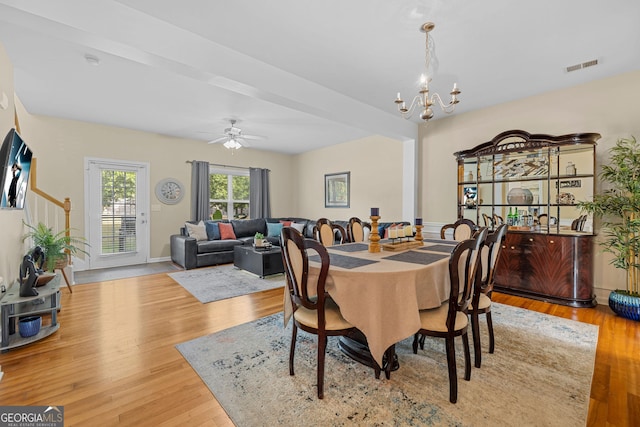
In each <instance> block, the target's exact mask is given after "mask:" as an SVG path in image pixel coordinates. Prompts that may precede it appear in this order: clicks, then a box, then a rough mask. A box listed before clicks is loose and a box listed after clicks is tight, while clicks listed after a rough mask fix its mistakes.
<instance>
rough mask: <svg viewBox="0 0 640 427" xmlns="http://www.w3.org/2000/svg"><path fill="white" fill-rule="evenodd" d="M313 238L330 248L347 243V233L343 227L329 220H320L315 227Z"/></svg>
mask: <svg viewBox="0 0 640 427" xmlns="http://www.w3.org/2000/svg"><path fill="white" fill-rule="evenodd" d="M338 234H339V236H338ZM313 237H314V238H315V239H316V240H317V241H319V242H320V243H322V244H323V245H324V246H327V247H328V246H333V245H335V244H342V243H345V239H347V232H346V230H345V229H344V227H342V226H341V225H339V224H334V223H332V222H331V221H330V220H328V219H327V218H320V219H319V220H318V221H316V225H315V226H314V227H313Z"/></svg>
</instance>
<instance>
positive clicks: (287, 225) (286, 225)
mask: <svg viewBox="0 0 640 427" xmlns="http://www.w3.org/2000/svg"><path fill="white" fill-rule="evenodd" d="M280 223H281V224H282V226H283V227H291V223H292V221H284V220H282V219H281V220H280Z"/></svg>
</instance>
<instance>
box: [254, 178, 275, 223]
mask: <svg viewBox="0 0 640 427" xmlns="http://www.w3.org/2000/svg"><path fill="white" fill-rule="evenodd" d="M249 181H250V184H249V217H250V218H251V219H255V218H270V217H271V192H270V191H269V169H259V168H249Z"/></svg>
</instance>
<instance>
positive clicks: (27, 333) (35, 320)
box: [18, 316, 42, 338]
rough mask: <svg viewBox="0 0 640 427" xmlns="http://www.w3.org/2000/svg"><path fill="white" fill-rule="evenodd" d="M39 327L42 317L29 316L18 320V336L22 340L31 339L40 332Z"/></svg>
mask: <svg viewBox="0 0 640 427" xmlns="http://www.w3.org/2000/svg"><path fill="white" fill-rule="evenodd" d="M40 326H42V317H40V316H30V317H24V318H22V319H20V322H19V325H18V329H19V330H20V336H21V337H22V338H28V337H32V336H34V335H37V334H38V332H40Z"/></svg>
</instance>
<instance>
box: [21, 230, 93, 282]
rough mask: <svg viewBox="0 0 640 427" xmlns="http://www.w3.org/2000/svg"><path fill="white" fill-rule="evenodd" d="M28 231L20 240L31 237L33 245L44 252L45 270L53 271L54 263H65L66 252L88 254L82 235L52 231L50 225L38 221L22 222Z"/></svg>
mask: <svg viewBox="0 0 640 427" xmlns="http://www.w3.org/2000/svg"><path fill="white" fill-rule="evenodd" d="M24 225H25V227H27V228H28V229H29V231H28V232H27V233H26V234H24V235H23V236H22V241H23V242H24V241H25V240H27V239H33V246H34V248H35V247H36V246H40V247H41V248H42V251H43V252H44V254H45V258H46V264H45V266H44V267H45V269H46V270H47V271H53V270H54V269H55V268H56V265H61V263H65V264H66V260H67V257H68V254H71V255H75V254H77V253H79V252H81V253H83V254H86V255H89V253H88V252H87V251H86V250H85V249H84V248H85V247H86V246H88V244H87V242H86V241H85V239H84V238H82V237H72V236H67V231H68V230H62V231H60V232H58V233H54V232H53V230H52V229H51V228H50V227H47V226H46V225H45V224H43V223H41V222H39V223H38V224H36V225H31V224H27V223H24Z"/></svg>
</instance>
